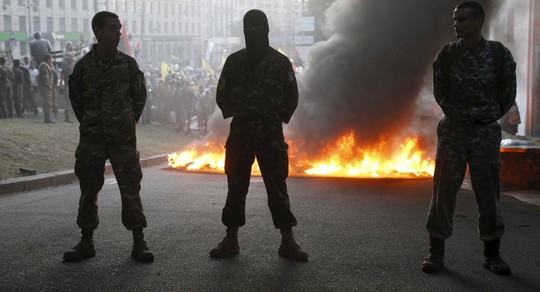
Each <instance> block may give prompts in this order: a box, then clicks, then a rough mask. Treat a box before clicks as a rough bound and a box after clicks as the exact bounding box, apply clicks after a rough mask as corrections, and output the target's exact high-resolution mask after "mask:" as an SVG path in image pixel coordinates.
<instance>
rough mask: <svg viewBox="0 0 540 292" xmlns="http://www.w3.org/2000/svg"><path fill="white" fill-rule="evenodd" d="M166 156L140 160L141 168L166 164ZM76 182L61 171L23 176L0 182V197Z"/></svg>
mask: <svg viewBox="0 0 540 292" xmlns="http://www.w3.org/2000/svg"><path fill="white" fill-rule="evenodd" d="M166 163H167V155H156V156H152V157H148V158H144V159H141V160H140V164H141V167H149V166H154V165H160V164H166ZM109 174H112V167H111V165H110V163H107V164H106V165H105V175H109ZM75 181H77V176H75V173H74V171H73V170H72V169H71V170H63V171H56V172H51V173H44V174H38V175H33V176H24V177H17V178H10V179H6V180H0V195H5V194H12V193H18V192H28V191H33V190H37V189H42V188H49V187H55V186H59V185H65V184H69V183H72V182H75Z"/></svg>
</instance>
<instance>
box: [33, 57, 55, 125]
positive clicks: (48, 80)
mask: <svg viewBox="0 0 540 292" xmlns="http://www.w3.org/2000/svg"><path fill="white" fill-rule="evenodd" d="M52 66H53V64H52V56H51V55H50V54H45V55H44V56H43V62H42V63H41V64H40V65H39V75H38V77H37V84H38V88H39V93H40V94H41V99H42V101H43V116H44V118H43V122H44V123H46V124H54V123H56V122H55V120H54V119H52V118H51V112H53V113H56V112H57V109H56V92H55V90H56V89H55V87H56V83H54V74H56V73H55V72H54V68H53V67H52Z"/></svg>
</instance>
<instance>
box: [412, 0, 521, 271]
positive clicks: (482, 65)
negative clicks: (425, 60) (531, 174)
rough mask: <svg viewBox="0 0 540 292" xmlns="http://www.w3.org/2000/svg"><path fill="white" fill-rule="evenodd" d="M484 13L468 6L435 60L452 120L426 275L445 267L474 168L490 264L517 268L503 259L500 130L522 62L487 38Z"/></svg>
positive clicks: (445, 131) (439, 160)
mask: <svg viewBox="0 0 540 292" xmlns="http://www.w3.org/2000/svg"><path fill="white" fill-rule="evenodd" d="M484 17H485V16H484V10H483V8H482V6H481V5H480V4H478V3H476V2H472V1H470V2H463V3H461V4H458V5H457V6H456V9H455V10H454V30H455V33H456V36H457V37H458V38H459V40H458V41H457V42H453V43H450V44H449V45H447V46H445V47H444V48H443V49H442V50H441V51H440V52H439V53H438V54H437V57H436V59H435V62H434V63H433V78H434V95H435V99H436V100H437V102H438V104H439V105H440V106H441V108H442V110H443V112H444V114H445V117H444V118H443V119H442V120H441V121H440V122H439V125H438V128H437V133H438V146H437V157H436V165H435V175H434V178H433V181H434V187H433V198H432V200H431V206H430V209H429V213H428V216H427V223H426V227H427V230H428V232H429V235H430V253H429V255H428V257H427V258H426V259H425V260H424V262H423V263H422V270H423V271H424V272H436V271H439V270H440V269H442V268H443V267H444V241H445V239H447V238H448V237H450V236H451V234H452V226H453V220H452V217H453V214H454V209H455V205H456V203H455V201H456V194H457V192H458V190H459V189H460V186H461V184H462V182H463V178H464V175H465V169H466V166H467V164H468V165H469V171H470V175H471V181H472V187H473V191H474V194H475V196H476V203H477V206H478V212H479V215H480V216H479V232H480V239H481V240H482V241H483V242H484V267H485V268H487V269H490V270H491V271H492V272H494V273H497V274H510V272H511V269H510V266H509V265H508V264H506V263H505V262H504V261H503V260H502V259H501V257H500V255H499V246H500V238H501V236H502V235H503V233H504V222H503V218H502V215H501V210H500V206H499V196H500V180H499V170H500V141H501V127H500V126H499V124H498V123H497V120H498V119H499V118H501V117H502V116H503V115H504V114H505V112H506V111H508V110H509V109H510V107H511V106H512V103H513V102H514V100H515V96H516V75H515V69H516V64H515V63H514V60H513V58H512V54H511V53H510V51H509V50H508V49H506V48H505V47H504V46H502V45H501V44H500V43H498V42H492V41H486V40H485V39H484V38H483V37H482V35H481V29H482V24H483V22H484Z"/></svg>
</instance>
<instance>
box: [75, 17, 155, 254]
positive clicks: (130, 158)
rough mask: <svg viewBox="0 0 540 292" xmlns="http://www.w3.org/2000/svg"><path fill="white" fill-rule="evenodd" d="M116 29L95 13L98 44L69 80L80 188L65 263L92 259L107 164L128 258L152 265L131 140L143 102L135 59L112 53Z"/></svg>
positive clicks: (142, 84)
mask: <svg viewBox="0 0 540 292" xmlns="http://www.w3.org/2000/svg"><path fill="white" fill-rule="evenodd" d="M121 27H122V25H121V24H120V20H119V19H118V15H116V14H114V13H111V12H108V11H101V12H99V13H97V14H96V15H95V16H94V18H93V19H92V30H93V31H94V34H95V36H96V37H97V40H98V43H97V44H95V45H94V46H93V48H92V50H91V51H90V52H89V53H88V54H86V55H85V56H84V57H82V59H80V60H79V61H78V62H77V64H76V65H75V68H74V69H73V73H72V74H71V76H70V78H69V98H70V100H71V105H72V107H73V111H74V113H75V117H76V118H77V120H78V121H79V122H80V126H79V130H80V134H81V137H80V143H79V146H78V147H77V150H76V152H75V157H76V162H75V174H76V175H77V178H78V179H79V182H80V188H81V198H80V201H79V211H78V216H77V225H78V226H79V228H81V233H82V238H81V241H80V242H79V244H77V246H75V247H74V248H73V249H72V250H70V251H68V252H66V253H65V254H64V259H65V260H67V261H80V260H83V259H85V258H89V257H93V256H94V255H95V250H94V243H93V232H94V229H96V228H97V226H98V224H99V220H98V208H97V196H98V193H99V191H100V190H101V188H102V187H103V183H104V177H103V176H104V170H105V160H107V159H109V161H110V163H111V165H112V168H113V171H114V174H115V176H116V180H117V182H118V187H119V188H120V195H121V197H122V223H123V224H124V226H125V227H126V229H128V230H131V231H132V233H133V249H132V252H131V256H132V257H133V258H134V259H136V260H139V261H142V262H152V261H153V260H154V255H153V253H152V252H151V251H150V250H148V247H147V246H146V242H145V241H144V235H143V228H145V227H146V225H147V224H146V218H145V216H144V213H143V207H142V203H141V197H140V194H139V192H140V189H141V184H140V183H141V179H142V171H141V167H140V165H139V153H138V151H137V141H136V136H135V129H136V127H135V126H136V123H137V121H138V120H139V118H140V117H141V114H142V111H143V109H144V104H145V102H146V87H145V82H144V75H143V73H142V72H141V71H140V70H139V67H138V65H137V62H136V61H135V59H133V58H132V57H129V56H128V55H126V54H124V53H122V52H120V51H119V50H118V49H117V46H118V41H119V40H120V36H121V33H120V29H121Z"/></svg>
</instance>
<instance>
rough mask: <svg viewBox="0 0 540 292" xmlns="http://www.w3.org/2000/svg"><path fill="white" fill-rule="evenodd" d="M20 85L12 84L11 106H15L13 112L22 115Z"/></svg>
mask: <svg viewBox="0 0 540 292" xmlns="http://www.w3.org/2000/svg"><path fill="white" fill-rule="evenodd" d="M22 99H23V98H22V86H13V106H14V108H15V113H16V114H17V116H19V117H20V116H22V113H23V110H22V105H23V104H22V102H23V100H22Z"/></svg>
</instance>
